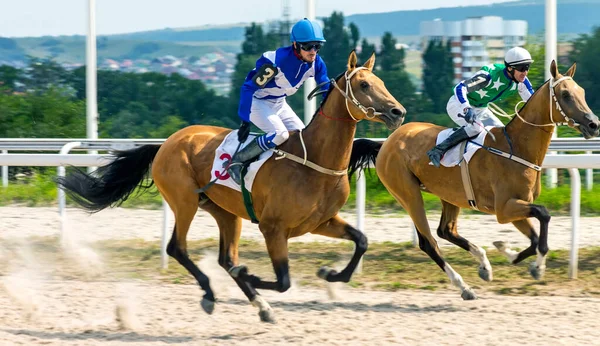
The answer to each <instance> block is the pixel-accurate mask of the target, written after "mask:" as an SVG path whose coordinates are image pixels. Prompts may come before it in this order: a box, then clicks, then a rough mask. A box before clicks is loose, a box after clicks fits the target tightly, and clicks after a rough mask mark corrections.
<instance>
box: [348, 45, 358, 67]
mask: <svg viewBox="0 0 600 346" xmlns="http://www.w3.org/2000/svg"><path fill="white" fill-rule="evenodd" d="M357 62H358V58H357V57H356V52H355V51H354V49H353V50H352V52H351V53H350V56H349V57H348V71H350V70H354V69H355V68H356V63H357Z"/></svg>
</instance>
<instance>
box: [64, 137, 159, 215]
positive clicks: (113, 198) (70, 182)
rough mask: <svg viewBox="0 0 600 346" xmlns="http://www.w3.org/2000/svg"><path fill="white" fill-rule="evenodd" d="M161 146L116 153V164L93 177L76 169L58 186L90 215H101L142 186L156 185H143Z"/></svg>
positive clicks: (142, 147)
mask: <svg viewBox="0 0 600 346" xmlns="http://www.w3.org/2000/svg"><path fill="white" fill-rule="evenodd" d="M158 149H160V145H144V146H141V147H139V148H134V149H131V150H125V151H117V152H115V153H113V154H114V155H115V160H114V161H113V162H111V163H109V164H108V165H106V166H102V167H100V168H98V169H97V170H96V171H95V172H93V173H92V174H87V173H85V172H84V171H83V170H81V169H79V168H78V169H76V170H75V171H74V172H73V173H72V174H69V175H68V176H66V177H64V178H57V179H56V183H57V184H58V185H59V186H60V187H61V188H62V189H64V190H65V192H66V193H67V195H69V196H70V197H71V198H72V199H73V200H74V201H75V202H76V203H77V204H79V205H80V206H82V207H83V208H85V209H87V210H89V211H90V212H93V213H95V212H98V211H100V210H102V209H104V208H107V207H115V206H119V205H121V204H122V203H123V202H125V201H126V200H127V198H129V196H130V195H131V194H132V193H133V191H135V189H136V188H137V187H138V186H139V187H140V188H141V189H143V190H145V189H147V188H149V187H151V186H152V185H153V182H151V183H150V184H147V185H144V184H143V182H144V180H145V179H144V178H147V177H148V173H149V170H150V164H151V163H152V161H153V160H154V157H155V156H156V153H157V152H158Z"/></svg>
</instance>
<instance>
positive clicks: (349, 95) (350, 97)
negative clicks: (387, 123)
mask: <svg viewBox="0 0 600 346" xmlns="http://www.w3.org/2000/svg"><path fill="white" fill-rule="evenodd" d="M360 70H368V68H366V67H364V66H360V67H357V68H355V69H354V70H352V71H350V73H348V71H346V72H345V73H344V79H345V80H346V91H344V90H342V88H340V86H339V85H338V84H337V81H336V80H335V79H331V80H329V81H327V82H324V83H321V84H319V85H317V87H316V88H315V89H314V90H313V91H311V92H310V94H308V99H309V100H310V99H312V98H313V97H314V96H316V95H318V94H320V93H322V92H324V91H317V90H318V89H319V88H320V87H321V86H322V85H324V84H326V83H331V84H333V86H334V87H335V88H336V89H337V90H338V91H339V92H340V93H341V94H342V96H343V97H344V98H345V101H346V110H348V114H349V115H350V118H352V120H354V121H356V122H358V121H359V120H358V119H356V118H355V117H354V116H353V115H352V112H350V107H349V105H348V102H352V104H353V105H354V106H356V107H357V108H358V109H360V111H361V112H363V114H364V115H365V116H366V117H367V118H368V119H373V118H375V117H376V116H378V115H381V114H383V113H381V112H377V111H376V110H375V108H373V107H365V106H364V105H363V104H361V103H360V101H358V100H357V99H356V96H354V91H353V90H352V86H351V83H350V80H351V79H352V77H354V75H355V74H356V73H357V72H358V71H360Z"/></svg>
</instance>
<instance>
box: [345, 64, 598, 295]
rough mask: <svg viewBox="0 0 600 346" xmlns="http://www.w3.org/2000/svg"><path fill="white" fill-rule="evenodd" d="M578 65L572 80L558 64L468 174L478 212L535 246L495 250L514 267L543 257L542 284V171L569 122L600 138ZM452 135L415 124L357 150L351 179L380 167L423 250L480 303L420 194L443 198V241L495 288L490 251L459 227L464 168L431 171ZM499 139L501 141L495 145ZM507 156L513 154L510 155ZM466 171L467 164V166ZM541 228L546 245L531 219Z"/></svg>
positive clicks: (538, 264)
mask: <svg viewBox="0 0 600 346" xmlns="http://www.w3.org/2000/svg"><path fill="white" fill-rule="evenodd" d="M575 69H576V64H573V65H572V66H571V67H570V68H569V70H568V71H567V72H566V74H565V75H561V74H559V72H558V68H557V66H556V63H555V62H554V61H552V63H551V66H550V72H551V76H552V77H551V78H550V79H549V80H548V81H546V82H545V83H544V84H543V85H542V86H541V87H540V88H539V89H538V90H537V91H536V92H535V93H534V94H533V95H532V96H531V98H530V99H529V100H528V102H527V103H526V104H525V105H524V106H523V107H522V108H521V110H520V111H516V116H515V117H513V119H511V121H510V122H509V123H508V124H507V125H506V126H505V127H496V128H493V129H491V130H490V132H491V133H492V134H493V136H491V135H487V136H486V138H485V141H484V144H483V148H487V149H488V150H482V149H480V150H478V151H476V152H475V154H474V155H473V157H472V158H471V161H470V162H469V165H468V167H469V168H468V169H470V179H471V182H472V190H473V191H474V198H475V200H476V201H477V204H478V209H479V210H480V211H482V212H485V213H488V214H495V215H496V219H497V221H498V222H499V223H501V224H504V223H509V222H511V223H512V224H513V225H514V226H515V227H516V228H517V229H518V230H519V231H520V232H521V233H523V234H524V235H525V236H527V237H528V238H529V240H530V241H531V245H530V246H529V247H528V248H526V249H525V250H523V251H521V252H516V251H514V250H512V249H510V248H509V247H508V246H507V245H506V244H505V243H504V242H494V245H495V246H496V247H497V248H498V250H499V251H501V252H502V253H503V254H504V255H505V256H506V257H508V259H509V261H510V262H511V263H512V264H517V263H519V262H521V261H523V260H524V259H526V258H528V257H529V256H532V255H534V254H536V252H537V258H536V261H535V262H533V263H532V265H531V268H530V273H531V275H532V276H533V277H534V278H535V279H538V280H539V279H541V277H542V276H543V274H544V271H545V267H546V264H545V263H546V254H547V252H548V224H549V222H550V213H549V212H548V210H547V209H546V208H545V207H544V206H542V205H537V204H533V202H534V201H535V199H536V198H537V197H538V196H539V194H540V192H541V182H540V178H541V168H540V167H541V165H542V162H543V160H544V156H545V155H546V152H547V150H548V146H549V145H550V140H551V138H552V132H553V131H554V128H555V126H556V125H557V124H560V123H562V122H565V123H567V124H568V125H569V126H571V127H574V128H576V129H578V130H579V132H581V133H582V134H583V136H584V137H585V138H586V139H589V138H592V137H596V136H598V134H599V125H600V122H599V121H598V117H597V116H596V115H594V113H593V112H592V111H591V110H590V108H589V107H588V105H587V103H586V101H585V91H584V89H583V88H581V87H580V86H579V85H578V84H577V83H576V82H575V81H574V80H573V78H572V77H573V75H574V74H575ZM444 129H445V128H443V127H440V126H437V125H433V124H426V123H416V122H415V123H408V124H405V125H403V126H402V127H401V128H399V129H397V130H395V131H394V132H393V133H392V134H391V135H390V136H389V137H388V138H387V139H386V141H385V142H384V143H383V144H382V143H377V142H373V141H369V140H357V141H356V142H355V143H354V146H353V149H352V158H351V161H350V169H349V170H350V174H349V176H351V175H352V173H354V172H355V171H356V170H357V169H360V168H366V167H368V166H369V164H370V163H374V164H375V169H376V172H377V175H378V176H379V178H380V180H381V182H382V183H383V185H385V187H386V188H387V190H388V191H389V192H390V193H391V194H392V195H393V196H394V198H395V199H396V200H397V201H398V202H399V203H400V204H401V205H402V207H403V208H404V209H405V210H406V211H407V212H408V214H409V215H410V217H411V219H412V221H413V222H414V224H415V227H416V229H417V233H418V239H419V247H420V249H421V250H422V251H424V252H426V253H427V255H429V257H430V258H431V259H433V260H434V261H435V263H436V264H437V265H438V266H439V267H440V268H441V269H442V270H443V271H444V272H445V273H446V274H447V275H448V277H449V279H450V281H451V282H452V284H453V285H455V286H456V287H458V288H459V289H460V290H461V296H462V298H463V299H465V300H470V299H476V298H477V296H476V294H475V292H474V291H473V290H472V289H471V288H470V287H469V286H468V285H467V284H466V283H465V282H464V281H463V279H462V277H461V276H460V275H459V274H458V273H457V272H456V271H455V270H454V269H452V267H451V266H450V264H448V263H447V262H446V261H445V260H444V259H443V257H442V254H441V252H440V249H439V247H438V245H437V242H436V240H435V238H434V237H433V236H432V234H431V230H430V228H429V225H428V222H427V216H426V214H425V209H424V204H423V198H422V195H421V190H423V191H425V192H428V193H432V194H434V195H436V196H437V197H439V198H440V200H441V203H442V216H441V220H440V223H439V226H438V229H437V234H438V236H439V237H441V238H443V239H446V240H448V241H450V242H451V243H453V244H455V245H458V246H459V247H461V248H462V249H464V250H466V251H468V252H470V253H471V254H472V255H473V256H474V257H475V258H477V259H478V261H479V264H480V265H479V276H480V277H481V278H482V279H483V280H485V281H491V280H492V277H493V275H492V267H491V265H490V262H489V260H488V259H487V256H486V251H485V249H483V248H481V247H479V246H477V245H475V244H473V243H471V242H470V241H468V240H467V239H465V238H463V237H462V236H460V235H459V233H458V231H457V219H458V215H459V213H460V210H461V208H469V207H471V206H472V204H469V202H468V194H467V192H465V185H468V184H466V183H465V184H464V185H463V180H462V179H461V169H462V168H459V167H458V166H454V167H444V166H442V167H440V168H436V167H435V166H433V165H432V164H430V163H429V158H428V156H427V154H426V152H427V150H429V149H430V148H432V147H433V146H434V145H435V144H436V138H437V136H438V133H440V132H441V131H442V130H444ZM494 137H495V138H497V140H495V139H494ZM507 152H508V153H507ZM461 164H462V163H461ZM530 217H533V218H536V219H537V220H539V224H540V231H539V237H538V235H537V234H536V232H535V231H534V227H533V224H532V223H531V222H530V221H529V220H528V218H530Z"/></svg>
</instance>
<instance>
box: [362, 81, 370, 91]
mask: <svg viewBox="0 0 600 346" xmlns="http://www.w3.org/2000/svg"><path fill="white" fill-rule="evenodd" d="M360 87H361V88H363V89H369V83H367V82H365V81H362V82H360Z"/></svg>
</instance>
